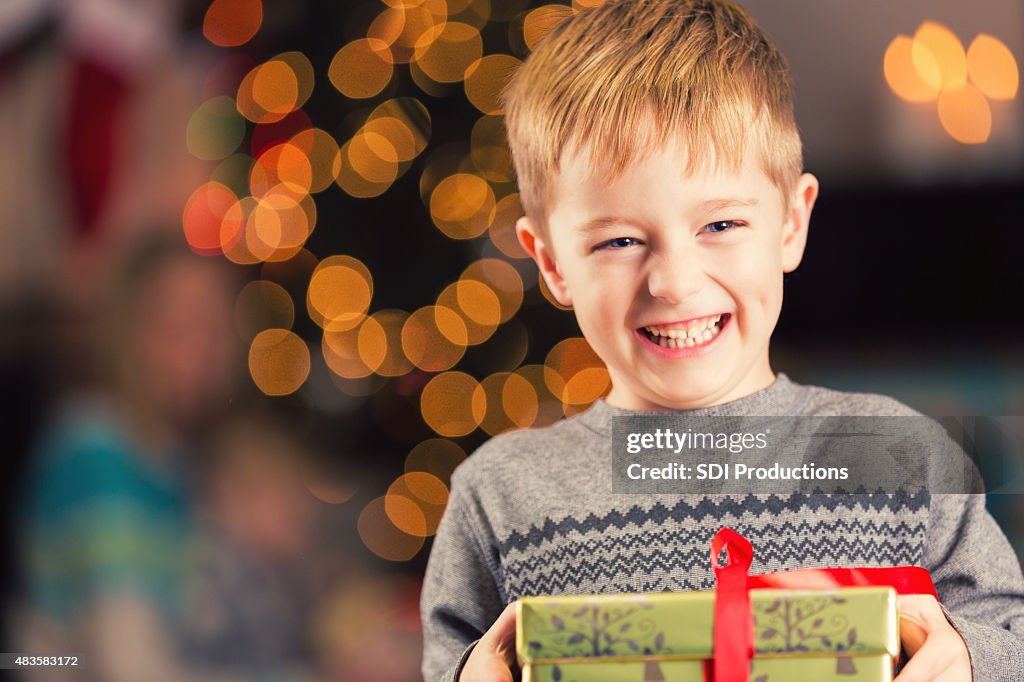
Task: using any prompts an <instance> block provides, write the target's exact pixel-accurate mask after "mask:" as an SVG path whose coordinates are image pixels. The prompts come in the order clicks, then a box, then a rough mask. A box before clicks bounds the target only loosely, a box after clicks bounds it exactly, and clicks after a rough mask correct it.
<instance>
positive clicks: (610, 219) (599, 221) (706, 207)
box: [576, 197, 760, 234]
mask: <svg viewBox="0 0 1024 682" xmlns="http://www.w3.org/2000/svg"><path fill="white" fill-rule="evenodd" d="M758 203H760V202H759V201H758V199H757V198H756V197H753V198H750V199H740V198H738V197H731V198H728V199H708V200H707V201H704V202H702V203H701V204H699V205H698V209H699V210H700V211H701V212H702V213H712V212H714V211H724V210H725V209H729V208H750V207H751V206H757V205H758ZM623 222H629V220H628V219H627V218H623V217H620V216H600V217H597V218H591V219H590V220H587V221H585V222H583V223H580V224H579V225H577V226H576V231H577V232H579V233H580V234H589V233H590V232H595V231H597V230H600V229H603V228H605V227H608V226H610V225H617V224H619V223H623Z"/></svg>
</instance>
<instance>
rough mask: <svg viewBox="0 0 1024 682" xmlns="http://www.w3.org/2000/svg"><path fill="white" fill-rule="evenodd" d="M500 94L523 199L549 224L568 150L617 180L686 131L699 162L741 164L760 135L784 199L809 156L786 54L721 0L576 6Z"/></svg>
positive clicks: (616, 0) (630, 0)
mask: <svg viewBox="0 0 1024 682" xmlns="http://www.w3.org/2000/svg"><path fill="white" fill-rule="evenodd" d="M502 100H503V104H504V108H505V125H506V128H507V131H508V140H509V147H510V149H511V151H512V157H513V160H514V163H515V168H516V175H517V179H518V182H519V189H520V196H521V200H522V203H523V207H524V209H525V211H526V213H527V215H529V216H531V217H532V218H534V219H537V220H540V222H541V224H542V225H543V224H544V222H545V213H544V209H545V207H547V205H548V202H549V201H550V199H551V197H550V192H551V185H552V184H553V179H554V178H555V175H556V174H557V172H558V169H559V161H560V160H561V159H562V158H563V155H569V154H575V153H579V152H581V151H586V152H587V153H588V158H587V160H588V161H589V162H590V164H591V166H592V167H593V168H595V169H601V170H602V171H604V172H606V173H608V175H609V179H614V178H615V177H616V176H618V175H619V174H620V173H621V172H622V171H623V170H624V169H625V168H626V166H627V165H628V164H629V163H631V162H633V161H636V160H640V159H642V158H643V157H644V156H645V155H646V154H648V153H650V152H651V151H654V150H655V149H656V148H658V147H661V146H663V145H664V144H665V143H666V142H667V141H668V140H669V139H670V138H671V137H672V136H678V137H679V138H680V139H681V140H682V142H683V143H684V144H685V146H686V149H687V150H688V156H689V158H688V168H687V169H686V170H687V172H691V173H692V172H694V170H695V169H696V168H697V167H698V165H699V164H703V163H707V162H709V160H713V163H714V164H716V165H717V164H718V163H725V164H727V166H728V167H729V168H731V169H738V168H739V167H740V165H741V164H742V160H743V157H744V147H745V144H746V143H747V142H748V141H750V140H752V141H754V142H755V143H757V144H758V146H759V147H760V152H761V161H762V165H763V168H764V171H765V173H766V174H767V176H768V177H769V178H770V179H771V180H772V182H773V183H774V184H775V185H776V186H778V187H779V189H780V190H781V191H782V193H783V198H784V199H783V203H784V204H787V205H788V203H789V194H790V192H791V191H792V189H793V187H794V186H795V184H796V181H797V178H798V177H799V175H800V173H801V170H802V167H803V159H802V150H801V144H800V135H799V132H798V130H797V127H796V122H795V120H794V118H793V90H792V84H791V82H790V76H789V68H788V66H787V64H786V59H785V57H784V56H783V55H782V53H781V52H779V50H778V49H777V48H776V47H775V46H774V45H773V44H772V42H771V41H770V40H769V39H768V37H767V36H766V35H765V33H764V32H763V31H762V30H761V29H760V27H759V26H757V24H755V23H754V20H753V19H752V18H751V17H750V15H748V14H747V12H746V11H745V10H744V9H743V8H741V7H739V6H737V5H734V4H732V3H729V2H725V1H720V0H607V1H606V2H605V3H604V4H603V5H601V6H599V7H595V8H593V9H589V10H584V11H582V12H580V13H579V14H578V15H576V16H570V17H568V18H566V19H565V20H563V21H562V22H560V23H559V24H557V25H556V26H554V27H553V28H552V30H551V31H550V33H548V35H546V36H545V37H544V39H543V40H542V41H541V42H540V43H539V44H538V45H537V46H536V49H535V50H534V52H533V53H532V54H531V55H530V56H529V57H528V58H527V59H526V61H525V62H524V63H523V65H522V66H521V67H520V68H519V69H518V70H517V71H516V73H515V74H514V75H513V77H512V78H511V80H510V81H509V83H508V85H507V87H506V88H505V90H504V92H503V93H502ZM648 123H653V125H645V124H648Z"/></svg>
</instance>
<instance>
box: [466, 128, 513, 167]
mask: <svg viewBox="0 0 1024 682" xmlns="http://www.w3.org/2000/svg"><path fill="white" fill-rule="evenodd" d="M470 147H471V151H470V158H471V159H472V160H473V165H474V166H475V167H476V168H477V170H479V171H480V174H481V175H482V176H483V177H484V178H486V179H487V180H489V181H490V182H496V183H506V182H512V181H514V180H515V177H514V174H515V171H514V169H513V167H512V153H511V152H510V151H509V149H508V141H507V139H506V136H505V119H504V117H502V116H481V117H480V118H479V119H478V120H477V122H476V123H475V124H474V125H473V131H472V133H470Z"/></svg>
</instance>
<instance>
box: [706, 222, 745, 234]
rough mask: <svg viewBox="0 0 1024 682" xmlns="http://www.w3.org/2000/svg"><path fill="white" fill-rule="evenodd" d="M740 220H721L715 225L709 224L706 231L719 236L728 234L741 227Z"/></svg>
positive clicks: (714, 223)
mask: <svg viewBox="0 0 1024 682" xmlns="http://www.w3.org/2000/svg"><path fill="white" fill-rule="evenodd" d="M739 224H740V222H739V221H738V220H719V221H716V222H713V223H708V224H707V225H705V226H704V229H705V230H707V231H708V232H710V233H711V234H718V233H719V232H726V231H728V230H731V229H732V228H734V227H736V226H737V225H739Z"/></svg>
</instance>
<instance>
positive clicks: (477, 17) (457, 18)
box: [448, 0, 507, 30]
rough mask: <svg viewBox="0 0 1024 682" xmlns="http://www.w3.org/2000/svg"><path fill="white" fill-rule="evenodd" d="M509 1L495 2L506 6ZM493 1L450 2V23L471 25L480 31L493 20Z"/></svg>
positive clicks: (463, 0)
mask: <svg viewBox="0 0 1024 682" xmlns="http://www.w3.org/2000/svg"><path fill="white" fill-rule="evenodd" d="M505 2H507V0H493V3H494V4H499V5H500V4H504V3H505ZM491 5H492V0H448V21H449V22H461V23H464V24H469V25H470V26H472V27H473V28H475V29H477V30H480V29H482V28H483V27H484V26H485V25H486V24H487V21H488V20H489V19H490V18H491Z"/></svg>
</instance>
